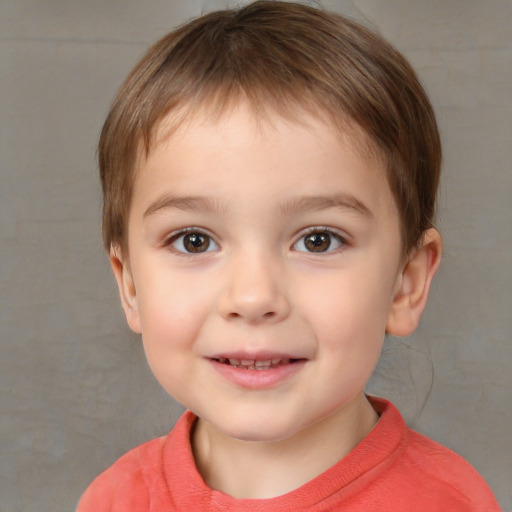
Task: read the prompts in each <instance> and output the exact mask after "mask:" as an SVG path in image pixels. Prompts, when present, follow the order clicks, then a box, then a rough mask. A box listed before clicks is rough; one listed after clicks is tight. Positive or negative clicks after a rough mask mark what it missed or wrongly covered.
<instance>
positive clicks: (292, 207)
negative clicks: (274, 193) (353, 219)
mask: <svg viewBox="0 0 512 512" xmlns="http://www.w3.org/2000/svg"><path fill="white" fill-rule="evenodd" d="M330 208H336V209H341V210H349V211H353V212H355V213H357V214H358V215H360V216H362V217H367V218H370V219H371V218H373V213H372V212H371V210H370V209H369V208H368V207H367V206H366V205H365V204H364V203H363V202H361V201H360V200H359V199H357V198H356V197H354V196H353V195H350V194H343V193H341V194H333V195H312V196H301V197H298V198H296V199H292V200H291V201H286V202H284V203H281V206H280V210H281V211H282V212H283V213H287V214H293V213H300V212H308V211H321V210H328V209H330Z"/></svg>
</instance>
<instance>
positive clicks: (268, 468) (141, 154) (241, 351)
mask: <svg viewBox="0 0 512 512" xmlns="http://www.w3.org/2000/svg"><path fill="white" fill-rule="evenodd" d="M99 160H100V173H101V179H102V184H103V190H104V242H105V246H106V248H107V250H108V251H109V252H110V260H111V264H112V269H113V271H114V274H115V277H116V280H117V283H118V285H119V290H120V295H121V301H122V305H123V308H124V312H125V314H126V318H127V321H128V324H129V325H130V327H131V328H132V329H133V330H134V331H136V332H138V333H141V334H142V339H143V343H144V347H145V351H146V355H147V358H148V361H149V364H150V366H151V369H152V371H153V372H154V374H155V376H156V378H157V379H158V380H159V382H160V383H161V384H162V386H163V387H164V388H165V389H166V390H167V391H168V392H169V393H170V394H171V395H172V396H173V397H175V398H176V399H177V400H178V401H180V402H181V403H182V404H183V405H185V406H186V407H187V408H188V409H189V410H188V411H187V412H186V413H185V414H184V415H183V417H182V418H181V419H180V420H179V422H178V423H177V425H176V427H175V428H174V429H173V431H172V432H171V433H170V434H169V435H168V436H166V437H164V438H161V439H157V440H154V441H151V442H149V443H146V444H144V445H142V446H140V447H138V448H136V449H135V450H133V451H131V452H129V453H128V454H127V455H125V456H124V457H122V458H121V459H120V460H119V461H117V462H116V463H115V464H114V465H113V466H112V467H111V468H110V469H108V470H107V471H106V472H105V473H103V474H102V475H100V476H99V477H98V478H97V479H96V480H95V481H94V482H93V483H92V485H91V486H90V487H89V489H88V490H87V491H86V492H85V494H84V496H83V497H82V500H81V502H80V504H79V507H78V510H79V512H89V511H91V512H101V511H111V512H114V511H115V512H117V511H123V512H126V511H137V512H143V511H149V510H152V511H172V510H180V511H182V510H183V511H187V510H189V511H217V510H218V511H221V510H222V511H223V510H231V511H238V510H239V511H277V510H279V511H284V510H311V511H328V510H344V511H348V512H351V511H357V512H361V511H372V512H377V511H389V510H393V511H398V512H399V511H412V510H418V511H423V512H428V511H441V510H442V511H445V510H449V511H452V512H453V511H455V512H456V511H469V510H471V511H477V510H481V511H484V510H485V511H487V512H489V511H495V510H499V507H498V505H497V503H496V501H495V499H494V497H493V496H492V494H491V492H490V490H489V489H488V487H487V486H486V484H485V483H484V481H483V480H482V478H481V477H480V476H479V475H478V474H476V472H475V471H474V470H473V469H472V468H471V467H470V466H469V464H467V463H466V462H465V461H464V460H462V459H461V458H460V457H459V456H457V455H456V454H454V453H452V452H450V451H449V450H447V449H445V448H443V447H441V446H439V445H437V444H436V443H434V442H433V441H430V440H428V439H426V438H424V437H423V436H421V435H419V434H417V433H415V432H413V431H411V430H409V429H407V427H406V426H405V424H404V422H403V420H402V418H401V416H400V414H399V412H398V411H397V410H396V409H395V408H394V407H393V405H392V404H390V403H389V402H387V401H385V400H382V399H377V398H372V397H367V396H366V395H365V394H364V388H365V385H366V382H367V381H368V379H369V378H370V376H371V374H372V371H373V369H374V368H375V365H376V363H377V360H378V358H379V354H380V350H381V346H382V341H383V338H384V335H385V333H386V332H388V333H390V334H393V335H397V336H406V335H408V334H410V333H412V332H413V331H414V330H415V328H416V327H417V325H418V322H419V320H420V317H421V314H422V312H423V309H424V307H425V304H426V301H427V295H428V291H429V287H430V283H431V281H432V278H433V277H434V274H435V272H436V270H437V268H438V266H439V263H440V258H441V238H440V235H439V233H438V232H437V231H436V229H435V228H434V227H433V225H432V221H433V215H434V206H435V196H436V189H437V183H438V178H439V169H440V161H441V148H440V142H439V135H438V131H437V127H436V123H435V119H434V115H433V112H432V108H431V106H430V103H429V101H428V99H427V97H426V95H425V92H424V91H423V89H422V87H421V86H420V84H419V83H418V80H417V78H416V76H415V74H414V72H413V71H412V69H411V68H410V66H409V64H408V63H407V62H406V61H405V59H404V58H403V57H402V56H401V55H400V54H398V53H397V52H396V51H395V50H394V49H393V48H392V47H390V46H389V44H387V43H386V42H385V41H383V40H382V39H381V38H380V37H378V36H376V35H374V34H373V33H371V32H369V31H368V30H366V29H364V28H362V27H360V26H358V25H357V24H355V23H353V22H351V21H349V20H347V19H344V18H342V17H340V16H338V15H335V14H331V13H327V12H323V11H320V10H317V9H314V8H311V7H307V6H304V5H300V4H294V3H285V2H256V3H253V4H250V5H248V6H246V7H243V8H240V9H235V10H228V11H222V12H215V13H211V14H208V15H205V16H203V17H201V18H199V19H197V20H195V21H192V22H190V23H189V24H187V25H185V26H183V27H181V28H179V29H177V30H176V31H174V32H172V33H170V34H169V35H167V36H166V37H164V38H163V39H162V40H161V41H159V42H158V43H157V44H156V45H155V46H154V47H153V48H151V49H150V51H149V52H148V53H147V54H146V56H145V57H144V58H143V59H142V61H141V62H140V63H139V64H138V65H137V67H136V68H135V69H134V71H133V72H132V73H131V75H130V76H129V77H128V79H127V80H126V82H125V83H124V85H123V86H122V88H121V90H120V92H119V94H118V96H117V98H116V100H115V102H114V104H113V106H112V109H111V111H110V114H109V116H108V118H107V120H106V122H105V126H104V128H103V132H102V135H101V140H100V145H99Z"/></svg>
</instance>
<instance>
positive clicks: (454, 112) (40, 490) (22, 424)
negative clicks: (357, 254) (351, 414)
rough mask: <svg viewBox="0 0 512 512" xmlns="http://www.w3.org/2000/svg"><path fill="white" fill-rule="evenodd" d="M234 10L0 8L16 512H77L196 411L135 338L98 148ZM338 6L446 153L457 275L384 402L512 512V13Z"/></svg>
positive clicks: (2, 274) (0, 182)
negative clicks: (185, 35)
mask: <svg viewBox="0 0 512 512" xmlns="http://www.w3.org/2000/svg"><path fill="white" fill-rule="evenodd" d="M225 5H226V1H204V0H203V1H187V2H185V1H177V0H174V1H173V0H165V1H164V0H150V1H145V2H137V1H135V0H124V1H121V0H89V1H84V0H1V1H0V42H1V46H0V62H1V66H0V68H1V69H0V77H1V80H0V94H1V103H0V109H1V110H0V123H1V124H0V126H1V137H0V144H1V145H0V230H1V231H0V232H1V235H0V236H1V242H0V243H1V245H0V291H1V294H0V300H1V303H0V326H1V330H0V350H1V357H0V400H1V415H0V443H1V448H0V450H1V457H0V510H1V512H18V511H24V512H27V511H36V510H37V511H47V510H48V511H50V510H51V511H55V512H59V511H69V510H73V509H74V507H75V505H76V502H77V500H78V498H79V496H80V494H81V492H82V491H83V489H84V488H85V487H86V486H87V484H88V483H89V481H90V480H91V479H92V478H93V477H94V476H95V475H97V474H98V473H99V472H100V470H102V469H104V468H105V467H106V466H108V465H109V464H111V463H112V462H113V461H114V460H115V459H116V458H117V457H119V456H120V455H121V454H122V453H124V452H126V451H127V450H128V449H129V448H131V447H133V446H135V445H136V444H138V443H140V442H142V441H144V440H147V439H149V438H152V437H155V436H157V435H161V434H164V433H166V432H167V431H168V429H169V428H170V427H171V425H172V424H173V422H174V421H175V420H176V418H177V415H178V414H179V413H180V411H181V408H180V407H179V406H178V405H176V404H175V403H174V402H173V401H172V400H171V399H170V398H168V397H167V396H166V395H165V393H164V392H163V391H162V390H160V388H159V386H158V385H157V384H156V382H155V381H154V380H153V378H152V376H151V375H150V372H149V370H148V369H147V367H146V363H145V361H144V356H143V352H142V349H141V345H140V342H139V340H138V339H137V337H135V336H134V335H132V334H131V333H130V332H129V331H128V328H127V327H125V325H124V320H123V317H122V314H121V310H120V307H119V305H118V299H117V292H116V290H115V286H114V280H113V278H112V277H111V276H110V271H109V268H108V263H107V258H106V256H105V255H104V253H103V251H102V247H101V242H100V221H99V217H100V216H99V212H100V192H99V185H98V181H97V178H96V162H95V145H96V141H97V138H98V134H99V131H100V127H101V124H102V121H103V118H104V116H105V114H106V111H107V108H108V106H109V103H110V101H111V100H112V98H113V95H114V92H115V90H116V89H117V87H118V86H119V85H120V83H121V80H122V79H123V78H124V76H125V75H126V74H127V73H128V71H129V70H130V69H131V67H132V66H133V65H134V64H135V61H136V59H137V58H138V57H139V56H140V55H141V53H142V52H143V51H144V50H145V49H146V48H147V46H148V45H149V44H150V43H152V42H153V41H155V39H156V38H158V37H159V36H161V35H163V34H164V33H165V32H167V31H168V30H169V29H170V28H172V27H174V26H175V25H176V24H178V23H181V22H182V21H184V20H186V19H188V18H190V17H192V16H196V15H198V14H200V13H201V12H204V11H208V10H212V9H214V8H217V7H224V6H225ZM323 5H324V6H326V7H329V8H332V9H336V10H339V11H340V12H343V13H346V14H348V15H350V16H353V17H355V18H357V19H362V20H366V23H371V24H373V25H374V26H375V27H376V28H377V29H378V30H379V31H380V32H381V33H383V34H384V35H385V36H386V37H388V38H389V39H390V40H391V41H392V42H393V43H394V44H396V45H397V47H398V48H399V49H400V50H401V51H403V52H404V53H405V55H406V56H407V57H408V58H409V59H410V60H411V61H412V63H413V65H414V66H415V67H416V69H417V70H418V72H419V74H420V76H421V78H422V80H423V82H424V83H425V86H426V88H427V90H428V91H429V93H430V95H431V98H432V101H433V103H434V106H435V108H436V111H437V114H438V119H439V124H440V128H441V131H442V136H443V139H444V149H445V165H444V177H443V183H442V187H441V192H440V196H439V206H440V210H439V222H438V223H439V227H440V229H441V231H442V233H443V235H444V241H445V254H444V262H443V265H442V269H441V271H440V273H439V275H438V277H437V279H436V281H435V285H434V287H433V291H432V296H431V300H430V304H429V307H428V310H427V312H426V314H425V317H424V319H423V322H422V325H421V327H420V329H419V331H418V332H417V333H416V334H415V335H414V336H413V337H411V338H409V339H408V340H406V341H405V342H404V341H400V340H396V339H389V340H388V342H387V344H386V349H385V351H384V354H383V358H382V361H381V363H380V365H379V368H378V372H377V374H376V376H375V377H374V379H373V380H372V382H371V384H370V390H371V391H372V392H374V393H377V394H381V395H384V396H388V397H390V398H392V399H393V400H394V401H395V402H396V403H397V405H399V407H400V408H401V409H402V411H403V412H404V414H405V416H406V418H407V419H408V421H409V422H410V423H411V424H412V425H413V426H414V427H415V428H417V429H418V430H420V431H421V432H424V433H426V434H428V435H429V436H431V437H433V438H434V439H436V440H438V441H440V442H441V443H443V444H446V445H447V446H449V447H451V448H452V449H454V450H456V451H457V452H459V453H461V454H462V455H463V456H464V457H466V458H467V459H468V460H469V461H470V462H471V463H472V464H473V465H474V466H475V467H476V468H477V469H478V470H479V471H480V472H481V473H482V474H483V476H484V477H485V478H486V479H487V481H488V482H489V484H490V486H491V487H492V489H493V490H494V492H495V493H496V495H497V497H498V499H499V501H500V503H501V505H502V507H503V508H504V510H506V511H509V510H512V494H511V488H512V468H511V464H512V463H511V460H512V453H511V452H512V414H511V408H510V406H509V397H510V392H511V391H512V348H511V347H512V345H511V342H510V339H509V335H510V332H511V331H512V323H511V316H512V315H511V311H512V308H511V289H512V276H511V269H510V266H511V265H510V264H511V261H512V208H511V206H510V203H511V196H512V194H511V185H512V172H511V170H512V169H511V167H512V164H511V162H512V2H510V1H509V0H486V1H485V2H484V1H481V0H447V1H441V0H413V1H406V0H354V1H353V2H349V1H343V0H340V1H335V0H331V1H325V2H323ZM429 390H431V392H430V396H429V397H427V395H428V392H429ZM427 398H428V400H427Z"/></svg>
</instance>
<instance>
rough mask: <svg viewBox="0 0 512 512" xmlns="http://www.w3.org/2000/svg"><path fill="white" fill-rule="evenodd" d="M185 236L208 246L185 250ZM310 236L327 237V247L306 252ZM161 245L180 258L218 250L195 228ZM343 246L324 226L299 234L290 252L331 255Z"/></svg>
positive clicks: (177, 234)
mask: <svg viewBox="0 0 512 512" xmlns="http://www.w3.org/2000/svg"><path fill="white" fill-rule="evenodd" d="M187 235H198V236H199V237H204V238H205V239H207V241H208V245H207V246H206V249H205V250H204V251H193V250H192V251H190V250H186V247H185V246H184V243H185V237H186V236H187ZM311 235H327V237H329V239H328V245H327V247H326V248H325V249H324V250H322V248H321V246H320V244H318V245H317V247H319V248H320V250H308V249H307V248H306V243H307V242H306V241H305V240H306V238H307V237H308V236H311ZM180 239H183V240H182V242H181V245H182V246H183V248H177V247H175V246H174V244H176V243H177V242H178V241H179V240H180ZM333 240H334V241H335V244H337V245H336V247H334V248H332V243H333ZM300 243H302V245H303V246H304V248H305V249H304V250H302V249H297V245H299V244H300ZM320 243H322V240H320ZM211 244H214V247H213V249H211V248H210V247H211ZM162 245H163V246H164V247H171V248H172V249H173V250H174V251H175V252H176V253H177V254H179V255H182V256H190V255H197V254H204V253H206V252H212V251H213V250H216V249H219V244H218V243H217V242H216V241H215V240H214V239H213V237H212V236H211V235H209V234H208V233H206V232H205V231H204V230H202V229H200V228H195V227H190V228H185V229H181V230H179V231H177V232H175V233H172V234H171V235H170V236H169V237H167V238H166V239H165V240H164V242H163V244H162ZM345 245H347V241H346V239H345V238H344V237H343V236H341V235H340V234H339V233H338V232H337V231H335V230H333V229H331V228H328V227H324V226H314V227H311V228H308V229H307V230H306V231H303V232H302V233H301V234H300V236H299V238H298V239H297V241H295V242H294V243H293V244H292V250H294V251H296V252H305V253H309V254H315V253H319V254H325V253H331V252H334V251H337V250H339V249H340V248H342V247H344V246H345Z"/></svg>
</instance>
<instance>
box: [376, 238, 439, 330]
mask: <svg viewBox="0 0 512 512" xmlns="http://www.w3.org/2000/svg"><path fill="white" fill-rule="evenodd" d="M442 249H443V243H442V240H441V235H440V234H439V232H438V231H437V230H436V229H434V228H431V229H428V230H427V231H425V233H424V235H423V239H422V242H421V246H420V247H419V248H418V249H416V250H415V251H414V252H413V253H412V255H411V257H410V258H409V259H408V260H407V262H406V263H405V265H404V267H403V268H402V272H401V273H400V275H399V276H398V279H397V285H396V290H395V295H394V297H393V304H392V306H391V311H390V314H389V318H388V322H387V324H386V332H387V333H389V334H393V335H395V336H408V335H409V334H411V333H413V332H414V331H415V330H416V328H417V327H418V324H419V323H420V319H421V315H422V313H423V310H424V309H425V306H426V304H427V298H428V292H429V290H430V284H431V283H432V279H433V277H434V275H435V273H436V272H437V269H438V268H439V264H440V263H441V253H442Z"/></svg>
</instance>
